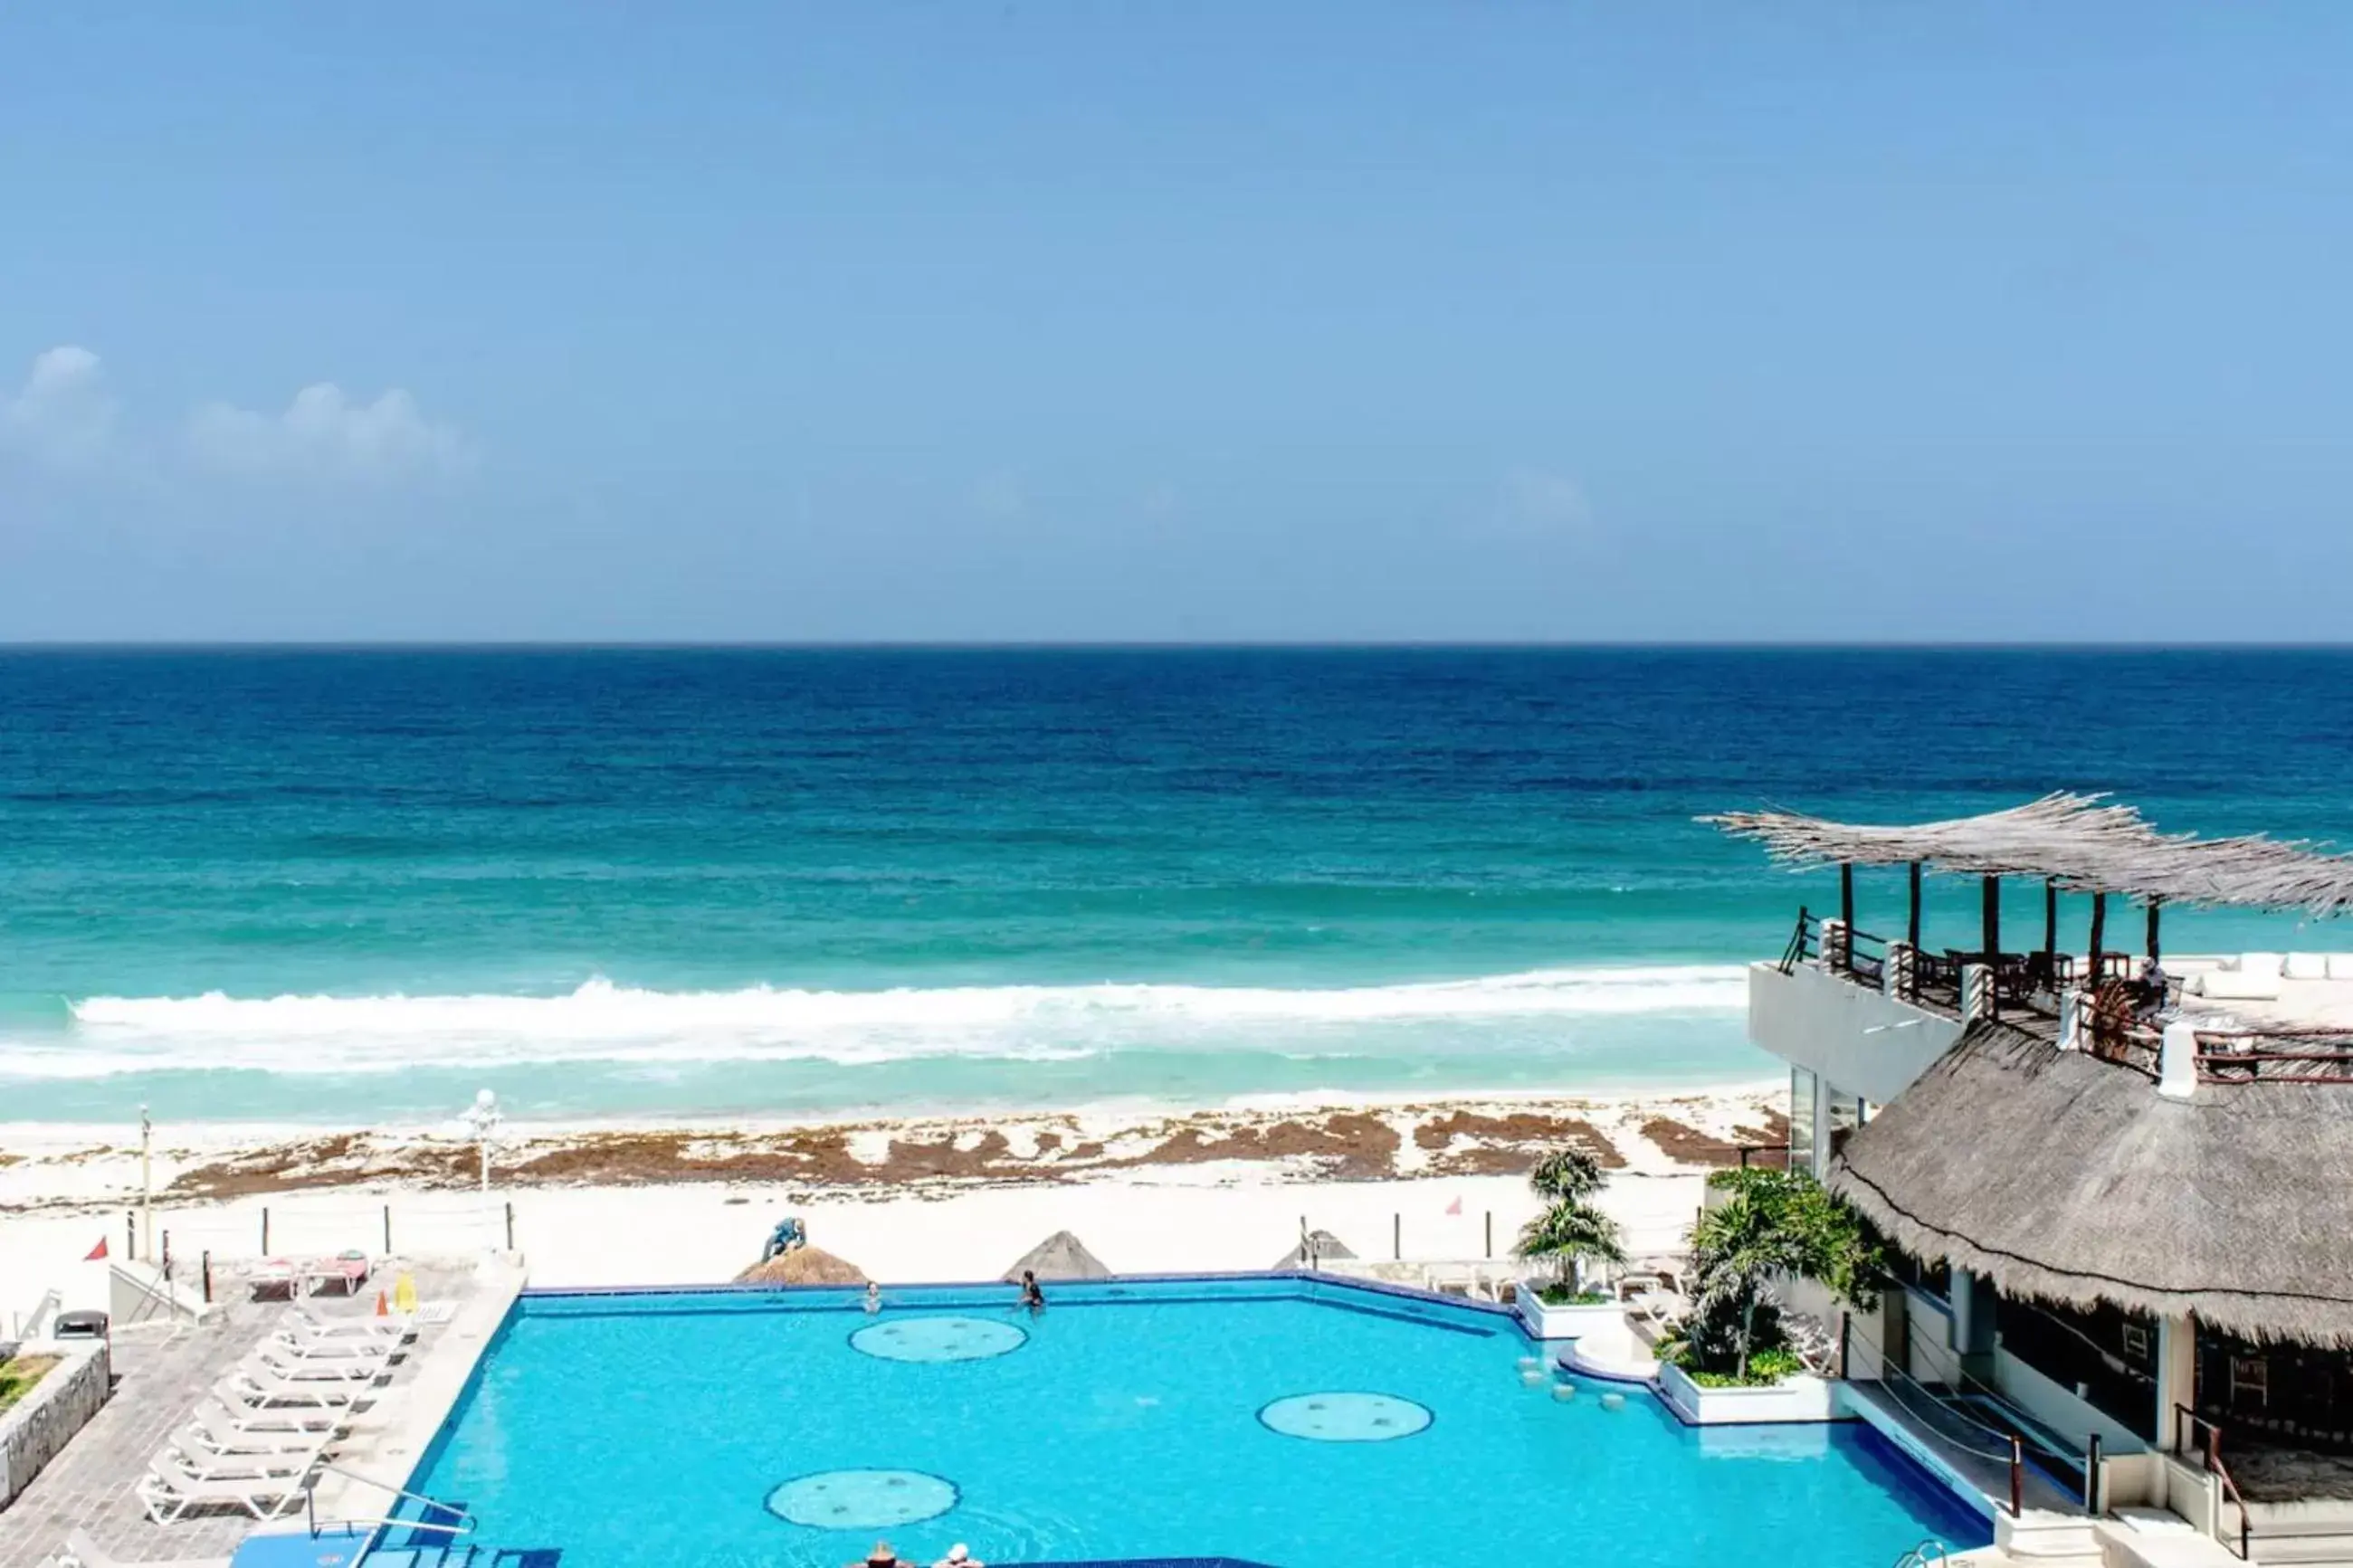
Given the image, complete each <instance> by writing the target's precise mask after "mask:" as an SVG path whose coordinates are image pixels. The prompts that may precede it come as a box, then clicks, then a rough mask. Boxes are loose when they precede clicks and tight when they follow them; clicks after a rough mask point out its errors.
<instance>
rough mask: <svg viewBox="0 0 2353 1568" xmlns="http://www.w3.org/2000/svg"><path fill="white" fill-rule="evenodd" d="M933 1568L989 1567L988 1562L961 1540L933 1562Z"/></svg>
mask: <svg viewBox="0 0 2353 1568" xmlns="http://www.w3.org/2000/svg"><path fill="white" fill-rule="evenodd" d="M932 1568H988V1564H987V1563H983V1562H982V1561H981V1560H980V1559H979V1558H977V1557H975V1556H974V1555H973V1554H972V1552H971V1550H970V1549H969V1548H967V1547H966V1546H965V1543H964V1542H961V1541H959V1542H956V1543H955V1545H954V1546H951V1547H949V1548H948V1554H947V1555H946V1556H945V1557H943V1558H941V1559H940V1560H939V1561H938V1562H937V1563H933V1564H932Z"/></svg>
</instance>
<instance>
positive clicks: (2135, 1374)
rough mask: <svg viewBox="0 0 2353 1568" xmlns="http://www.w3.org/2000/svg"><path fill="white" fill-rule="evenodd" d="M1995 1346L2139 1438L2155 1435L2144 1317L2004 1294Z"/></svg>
mask: <svg viewBox="0 0 2353 1568" xmlns="http://www.w3.org/2000/svg"><path fill="white" fill-rule="evenodd" d="M2155 1338H2156V1336H2155V1335H2154V1334H2153V1333H2151V1332H2150V1322H2149V1320H2148V1319H2147V1318H2143V1317H2138V1316H2136V1315H2134V1314H2132V1313H2129V1312H2125V1311H2121V1310H2117V1309H2116V1308H2114V1307H2109V1306H2105V1305H2104V1306H2100V1307H2095V1308H2094V1309H2093V1310H2090V1311H2088V1312H2081V1311H2077V1310H2073V1308H2069V1307H2061V1306H2056V1305H2051V1304H2046V1303H2043V1302H2040V1301H2021V1300H2016V1299H2014V1298H2010V1297H2004V1298H2003V1299H2002V1302H2001V1316H2000V1343H2001V1348H2002V1349H2003V1350H2005V1351H2007V1352H2010V1354H2011V1355H2014V1356H2016V1357H2017V1358H2018V1359H2019V1360H2021V1361H2022V1362H2024V1363H2026V1364H2027V1365H2029V1366H2031V1367H2032V1368H2033V1369H2034V1370H2035V1371H2037V1372H2039V1373H2042V1375H2043V1376H2045V1377H2047V1378H2049V1379H2050V1380H2051V1381H2052V1382H2053V1383H2055V1384H2058V1385H2059V1386H2060V1387H2062V1388H2064V1389H2066V1390H2068V1391H2070V1392H2071V1393H2073V1394H2074V1395H2075V1396H2076V1397H2077V1398H2079V1399H2081V1400H2083V1401H2084V1403H2086V1404H2088V1405H2091V1406H2092V1407H2093V1408H2094V1409H2095V1410H2100V1411H2103V1412H2105V1413H2106V1414H2107V1415H2111V1416H2114V1417H2115V1418H2116V1420H2118V1421H2120V1422H2122V1423H2123V1424H2124V1425H2125V1426H2128V1427H2130V1428H2131V1429H2132V1430H2134V1431H2136V1432H2137V1433H2139V1434H2140V1435H2141V1436H2144V1437H2151V1436H2156V1434H2157V1358H2156V1357H2155V1356H2154V1355H2153V1354H2151V1353H2150V1346H2151V1342H2152V1341H2153V1340H2154V1339H2155Z"/></svg>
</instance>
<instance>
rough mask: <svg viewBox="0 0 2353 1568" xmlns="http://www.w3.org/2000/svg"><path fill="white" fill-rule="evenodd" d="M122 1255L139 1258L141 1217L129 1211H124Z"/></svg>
mask: <svg viewBox="0 0 2353 1568" xmlns="http://www.w3.org/2000/svg"><path fill="white" fill-rule="evenodd" d="M122 1253H123V1256H124V1257H126V1258H136V1257H138V1256H139V1216H138V1215H135V1214H133V1213H132V1212H131V1211H130V1210H129V1209H124V1210H123V1211H122Z"/></svg>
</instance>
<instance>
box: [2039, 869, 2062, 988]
mask: <svg viewBox="0 0 2353 1568" xmlns="http://www.w3.org/2000/svg"><path fill="white" fill-rule="evenodd" d="M2042 963H2043V967H2044V968H2045V969H2046V970H2047V971H2048V972H2049V973H2050V975H2051V989H2052V990H2053V991H2056V990H2058V989H2059V884H2058V883H2057V882H2056V881H2055V880H2053V879H2051V878H2049V877H2045V878H2043V879H2042Z"/></svg>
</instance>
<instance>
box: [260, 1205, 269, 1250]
mask: <svg viewBox="0 0 2353 1568" xmlns="http://www.w3.org/2000/svg"><path fill="white" fill-rule="evenodd" d="M261 1256H262V1257H264V1258H267V1257H269V1205H268V1204H264V1205H261Z"/></svg>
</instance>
